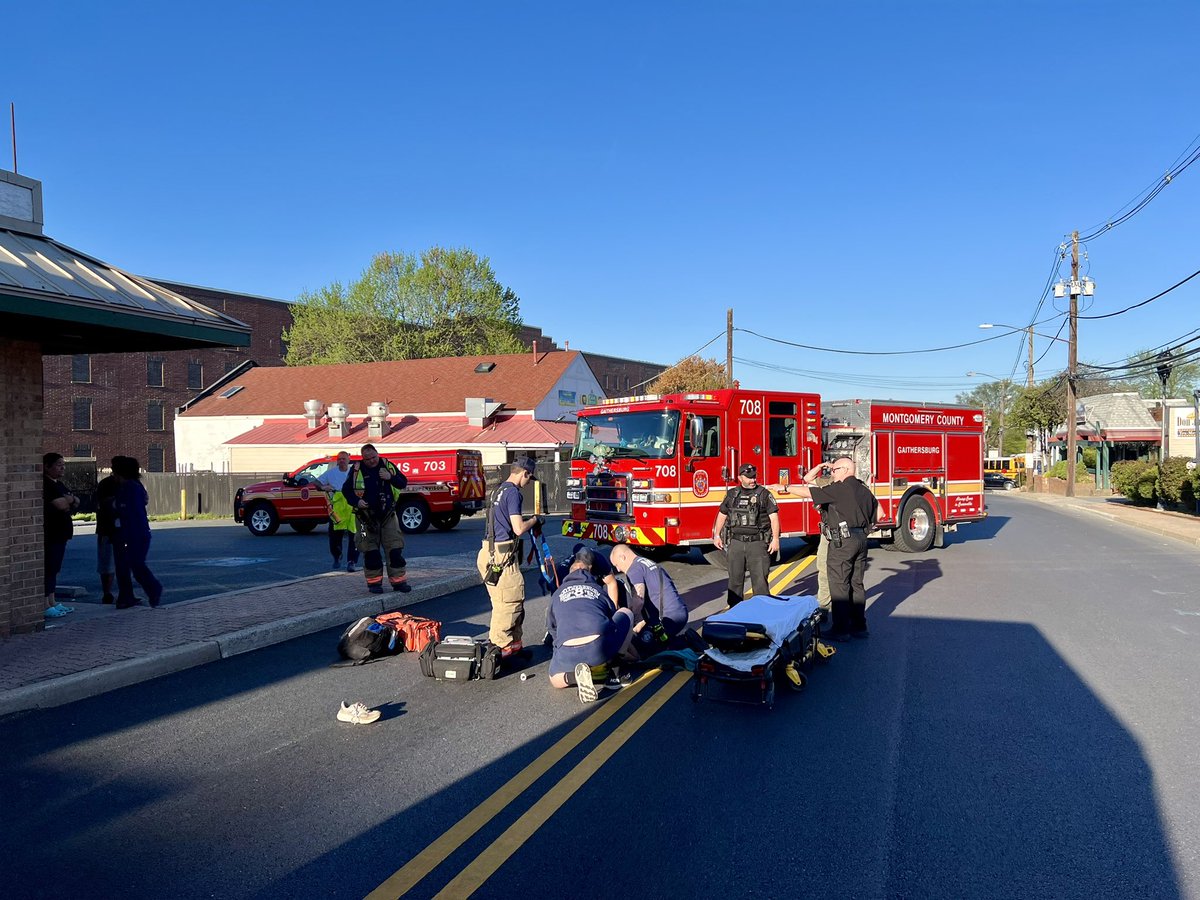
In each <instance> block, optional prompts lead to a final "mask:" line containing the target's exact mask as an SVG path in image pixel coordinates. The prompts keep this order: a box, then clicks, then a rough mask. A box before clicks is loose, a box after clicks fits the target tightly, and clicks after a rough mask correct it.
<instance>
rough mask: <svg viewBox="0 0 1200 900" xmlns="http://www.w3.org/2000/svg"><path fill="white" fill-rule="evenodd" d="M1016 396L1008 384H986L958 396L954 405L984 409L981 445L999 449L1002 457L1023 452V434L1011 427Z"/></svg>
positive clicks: (1003, 382)
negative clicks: (1002, 433)
mask: <svg viewBox="0 0 1200 900" xmlns="http://www.w3.org/2000/svg"><path fill="white" fill-rule="evenodd" d="M1016 396H1017V391H1016V388H1015V387H1014V386H1013V383H1012V382H1011V381H1008V380H1005V381H989V382H986V383H985V384H981V385H979V387H977V388H975V389H974V390H971V391H967V392H965V393H962V394H959V395H958V396H957V397H955V398H954V402H955V403H961V404H963V405H964V406H974V407H978V408H980V409H982V410H983V414H984V416H986V418H987V424H986V426H985V429H984V440H983V442H984V446H985V447H987V448H1000V455H1001V456H1008V455H1011V454H1013V453H1023V452H1025V432H1023V431H1021V430H1020V429H1019V428H1015V427H1014V426H1013V421H1012V405H1013V401H1014V400H1015V398H1016ZM1001 428H1003V429H1004V439H1003V444H1004V446H1003V447H1002V448H1001V446H1000V445H1001V437H1000V430H1001Z"/></svg>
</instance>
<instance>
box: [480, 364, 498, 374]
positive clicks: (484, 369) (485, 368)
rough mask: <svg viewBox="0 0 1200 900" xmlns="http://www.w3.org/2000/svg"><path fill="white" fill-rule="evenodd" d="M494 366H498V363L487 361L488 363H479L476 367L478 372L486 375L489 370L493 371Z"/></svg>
mask: <svg viewBox="0 0 1200 900" xmlns="http://www.w3.org/2000/svg"><path fill="white" fill-rule="evenodd" d="M494 368H496V364H495V363H494V362H486V363H480V364H479V365H477V366H476V367H475V371H476V372H478V373H479V374H480V375H486V374H487V373H488V372H490V371H492V369H494Z"/></svg>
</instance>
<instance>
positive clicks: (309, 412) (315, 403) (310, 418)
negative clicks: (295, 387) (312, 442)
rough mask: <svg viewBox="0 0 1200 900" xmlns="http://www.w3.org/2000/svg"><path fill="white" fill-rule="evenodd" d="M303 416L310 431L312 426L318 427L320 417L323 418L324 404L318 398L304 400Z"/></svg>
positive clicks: (319, 425)
mask: <svg viewBox="0 0 1200 900" xmlns="http://www.w3.org/2000/svg"><path fill="white" fill-rule="evenodd" d="M304 418H305V420H306V421H307V422H308V428H309V430H310V431H311V430H312V429H314V428H320V427H321V419H323V418H325V404H324V403H322V402H321V401H320V400H305V401H304Z"/></svg>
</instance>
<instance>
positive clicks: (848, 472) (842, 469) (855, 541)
mask: <svg viewBox="0 0 1200 900" xmlns="http://www.w3.org/2000/svg"><path fill="white" fill-rule="evenodd" d="M822 471H824V472H825V473H826V474H828V475H831V476H832V477H833V482H832V483H831V484H829V485H826V486H825V487H816V486H815V485H810V484H793V485H789V486H788V487H786V488H785V487H783V486H782V485H777V486H776V488H777V489H778V490H780V491H781V492H786V493H789V494H797V495H799V496H801V497H811V498H812V501H813V503H815V504H817V505H818V506H821V507H822V510H821V538H822V539H823V540H828V541H829V593H830V596H831V599H832V601H833V602H832V606H833V610H832V613H833V623H832V626H831V628H830V630H829V638H830V639H831V640H834V641H844V640H846V639H847V636H848V635H853V636H854V637H862V638H865V637H866V636H867V594H866V591H865V590H864V588H863V575H864V573H865V572H866V570H867V532H869V531H870V530H871V529H872V528H873V527H874V526H875V519H876V517H877V513H878V509H879V503H878V501H876V499H875V495H874V494H873V493H871V489H870V488H868V487H867V486H866V485H865V484H863V483H862V482H861V481H859V480H858V478H856V477H855V475H854V471H855V470H854V460H852V459H850V458H849V457H846V456H843V457H841V458H840V459H835V460H834V461H833V463H832V464H829V465H822V466H818V467H816V468H814V469H813V470H812V471H810V472H809V473H808V474H806V475H805V476H804V477H805V480H806V481H811V480H812V479H813V478H816V477H817V476H818V475H820V474H821V472H822Z"/></svg>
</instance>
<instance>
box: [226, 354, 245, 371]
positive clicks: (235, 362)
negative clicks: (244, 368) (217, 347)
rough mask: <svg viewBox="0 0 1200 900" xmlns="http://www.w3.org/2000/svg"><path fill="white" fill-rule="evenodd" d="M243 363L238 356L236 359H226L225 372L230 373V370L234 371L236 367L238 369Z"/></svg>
mask: <svg viewBox="0 0 1200 900" xmlns="http://www.w3.org/2000/svg"><path fill="white" fill-rule="evenodd" d="M241 364H242V361H241V360H240V359H237V358H236V357H235V358H234V359H227V360H225V374H226V375H228V374H229V373H230V372H232V371H233V370H234V369H236V368H237V367H238V366H240V365H241Z"/></svg>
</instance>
